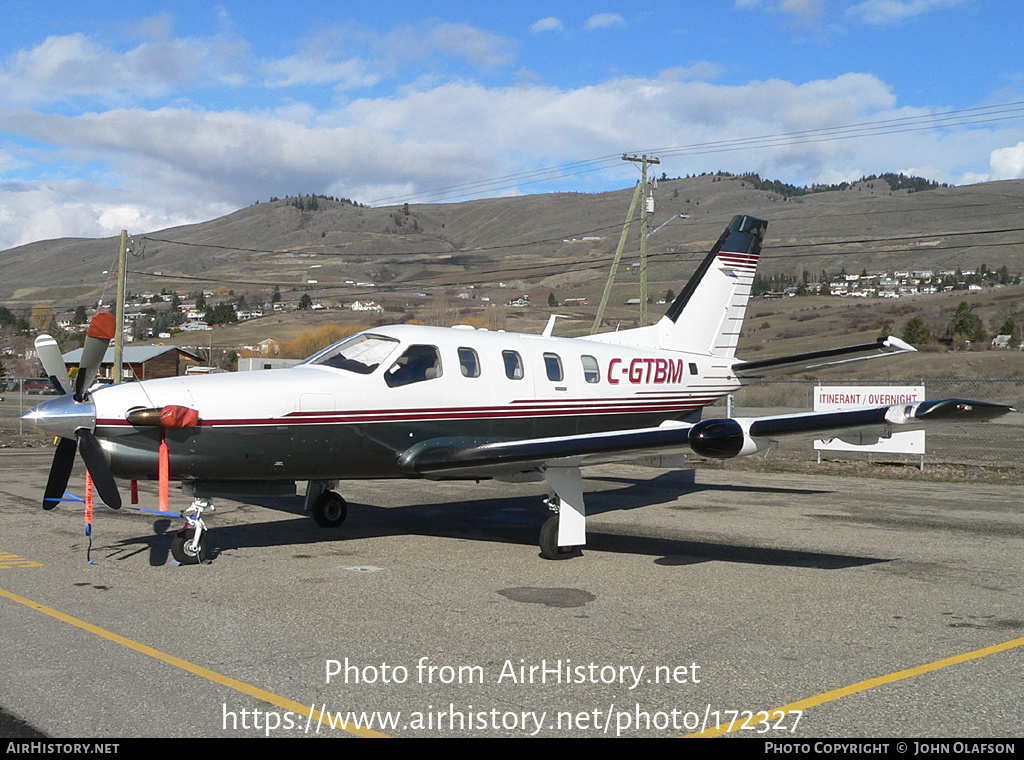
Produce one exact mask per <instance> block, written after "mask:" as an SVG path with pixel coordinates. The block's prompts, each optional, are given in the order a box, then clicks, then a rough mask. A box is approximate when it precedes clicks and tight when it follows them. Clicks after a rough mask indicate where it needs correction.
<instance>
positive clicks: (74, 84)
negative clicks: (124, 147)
mask: <svg viewBox="0 0 1024 760" xmlns="http://www.w3.org/2000/svg"><path fill="white" fill-rule="evenodd" d="M246 54H247V48H246V46H245V45H244V44H241V43H237V42H221V41H214V40H193V39H176V40H171V39H152V40H148V41H146V42H143V43H141V44H139V45H137V46H136V47H134V48H132V49H130V50H128V51H126V52H118V51H116V50H112V49H111V48H108V47H105V46H103V45H101V44H100V43H98V42H96V41H95V40H93V39H91V38H90V37H88V36H86V35H84V34H81V33H75V34H69V35H63V36H51V37H47V38H46V39H45V40H44V41H43V42H41V43H40V44H38V45H36V46H35V47H33V48H30V49H26V50H19V51H18V52H16V53H14V54H13V55H11V56H10V57H9V58H8V59H7V61H6V63H5V65H3V66H2V67H0V94H2V95H3V96H4V99H6V100H8V101H9V102H10V101H15V102H27V103H49V102H67V101H70V100H73V99H77V98H91V99H96V100H99V101H101V102H105V103H110V102H117V101H120V100H124V99H126V98H151V97H158V96H163V95H167V94H169V93H170V92H172V91H174V90H180V89H182V88H187V87H191V86H194V85H196V84H198V83H200V82H202V81H206V80H211V79H214V80H216V79H223V78H225V77H237V76H239V74H240V72H241V71H242V70H243V69H244V59H245V57H246Z"/></svg>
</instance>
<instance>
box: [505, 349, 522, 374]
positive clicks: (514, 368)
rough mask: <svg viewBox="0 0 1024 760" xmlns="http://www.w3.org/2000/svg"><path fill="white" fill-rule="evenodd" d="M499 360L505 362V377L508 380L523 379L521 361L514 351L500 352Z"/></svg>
mask: <svg viewBox="0 0 1024 760" xmlns="http://www.w3.org/2000/svg"><path fill="white" fill-rule="evenodd" d="M501 358H502V359H504V361H505V377H507V378H508V379H509V380H522V379H523V359H522V357H521V356H520V355H519V354H518V353H517V352H515V351H502V352H501Z"/></svg>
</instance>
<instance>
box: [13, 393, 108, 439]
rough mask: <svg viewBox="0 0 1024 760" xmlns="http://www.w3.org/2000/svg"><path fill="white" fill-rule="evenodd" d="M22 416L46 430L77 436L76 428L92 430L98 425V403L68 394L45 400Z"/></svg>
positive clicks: (69, 436) (63, 435)
mask: <svg viewBox="0 0 1024 760" xmlns="http://www.w3.org/2000/svg"><path fill="white" fill-rule="evenodd" d="M21 418H22V419H23V420H25V422H29V423H31V424H33V425H35V426H36V427H37V428H38V429H40V430H42V431H44V432H47V433H53V434H54V435H59V436H60V437H61V438H75V431H76V430H79V429H81V428H86V429H88V430H90V431H92V430H93V429H94V428H95V427H96V405H95V404H93V402H92V401H91V400H88V399H87V400H85V401H75V397H74V396H73V395H71V394H68V395H66V396H59V397H57V398H52V399H50V400H49V401H44V402H43V403H41V404H40V405H39V406H37V407H35V408H34V409H32V410H30V411H28V412H25V414H23V415H21Z"/></svg>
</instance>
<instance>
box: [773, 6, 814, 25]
mask: <svg viewBox="0 0 1024 760" xmlns="http://www.w3.org/2000/svg"><path fill="white" fill-rule="evenodd" d="M779 10H780V11H782V12H783V13H786V14H788V15H790V16H792V17H793V18H795V19H796V20H797V21H799V22H800V23H802V24H813V23H814V22H816V21H817V20H818V19H819V18H821V16H822V14H823V13H824V11H825V0H779Z"/></svg>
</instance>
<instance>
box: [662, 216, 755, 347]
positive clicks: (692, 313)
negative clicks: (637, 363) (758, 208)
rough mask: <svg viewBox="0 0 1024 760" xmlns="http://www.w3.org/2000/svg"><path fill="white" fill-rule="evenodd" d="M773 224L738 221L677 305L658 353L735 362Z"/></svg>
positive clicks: (668, 317)
mask: <svg viewBox="0 0 1024 760" xmlns="http://www.w3.org/2000/svg"><path fill="white" fill-rule="evenodd" d="M767 227H768V222H766V221H764V220H763V219H757V218H755V217H752V216H744V215H738V216H735V217H733V219H732V221H731V222H729V226H728V227H726V229H725V232H723V233H722V236H721V237H720V238H719V239H718V242H717V243H715V245H714V247H712V249H711V251H710V252H709V253H708V255H707V256H706V257H705V258H704V260H703V261H702V262H701V263H700V266H698V267H697V271H696V272H694V273H693V276H692V277H691V278H690V280H689V281H688V282H687V283H686V285H685V287H684V288H683V290H682V291H681V292H680V293H679V295H678V296H677V297H676V300H675V301H673V302H672V305H671V306H670V307H669V310H668V312H667V313H666V315H665V319H666V320H668V321H669V322H671V324H670V325H666V326H665V328H667V329H665V328H663V330H664V331H663V332H662V335H661V340H660V342H659V346H658V348H664V349H669V350H674V351H689V352H693V353H697V354H706V355H707V354H710V355H712V356H724V357H731V356H734V355H735V353H736V344H737V343H738V342H739V336H740V330H741V329H742V327H743V317H744V315H745V314H746V311H747V302H748V301H749V300H750V289H751V286H752V285H753V282H754V272H755V271H756V270H757V261H758V258H759V256H760V255H761V241H762V239H763V238H764V232H765V229H767Z"/></svg>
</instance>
